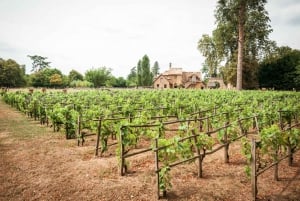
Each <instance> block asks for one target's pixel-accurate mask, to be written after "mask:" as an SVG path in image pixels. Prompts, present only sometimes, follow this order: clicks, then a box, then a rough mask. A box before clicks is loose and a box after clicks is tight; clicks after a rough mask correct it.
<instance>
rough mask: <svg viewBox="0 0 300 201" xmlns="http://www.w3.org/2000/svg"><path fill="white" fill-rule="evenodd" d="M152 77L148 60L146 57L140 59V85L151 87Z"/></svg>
mask: <svg viewBox="0 0 300 201" xmlns="http://www.w3.org/2000/svg"><path fill="white" fill-rule="evenodd" d="M152 79H153V77H152V75H151V72H150V60H149V57H148V56H147V55H144V56H143V58H142V85H143V86H151V85H152Z"/></svg>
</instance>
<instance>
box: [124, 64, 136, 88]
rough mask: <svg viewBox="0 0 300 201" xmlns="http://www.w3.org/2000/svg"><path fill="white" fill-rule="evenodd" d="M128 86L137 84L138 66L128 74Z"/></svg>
mask: <svg viewBox="0 0 300 201" xmlns="http://www.w3.org/2000/svg"><path fill="white" fill-rule="evenodd" d="M126 85H127V86H129V87H132V86H137V72H136V67H133V68H131V69H130V73H129V75H128V76H127V84H126Z"/></svg>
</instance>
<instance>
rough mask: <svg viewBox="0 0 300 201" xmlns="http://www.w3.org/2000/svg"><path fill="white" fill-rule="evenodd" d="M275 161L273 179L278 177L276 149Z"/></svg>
mask: <svg viewBox="0 0 300 201" xmlns="http://www.w3.org/2000/svg"><path fill="white" fill-rule="evenodd" d="M275 160H276V161H275V162H276V164H275V168H274V180H275V181H278V180H279V179H278V149H277V150H276V152H275Z"/></svg>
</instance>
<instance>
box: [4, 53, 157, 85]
mask: <svg viewBox="0 0 300 201" xmlns="http://www.w3.org/2000/svg"><path fill="white" fill-rule="evenodd" d="M28 57H29V58H30V59H31V60H32V68H31V73H30V74H29V75H27V74H26V73H25V72H26V69H25V65H20V64H18V63H17V62H16V61H14V60H12V59H8V60H4V59H1V58H0V86H1V87H25V86H32V87H46V88H64V87H138V86H147V87H148V86H152V83H153V79H154V77H155V76H156V75H158V73H159V64H158V62H157V61H156V62H155V63H154V66H153V67H152V68H151V70H150V59H149V57H148V56H147V55H145V56H144V57H143V58H142V59H141V60H139V61H138V65H137V67H133V68H132V69H131V70H130V73H129V75H128V76H127V78H126V79H125V78H123V77H114V76H113V75H112V69H111V68H107V67H105V66H103V67H98V68H91V69H88V70H87V71H86V72H85V74H84V75H83V74H81V73H79V72H78V71H76V70H74V69H73V70H71V71H70V72H69V74H68V75H64V74H63V73H62V72H61V71H60V70H59V69H58V68H53V67H51V66H50V64H51V62H49V61H48V58H47V57H43V56H39V55H32V56H31V55H28Z"/></svg>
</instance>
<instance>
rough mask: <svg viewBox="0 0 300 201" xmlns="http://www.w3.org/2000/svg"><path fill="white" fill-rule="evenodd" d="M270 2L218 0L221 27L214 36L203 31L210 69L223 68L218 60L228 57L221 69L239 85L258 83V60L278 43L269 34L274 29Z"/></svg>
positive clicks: (229, 80) (200, 46)
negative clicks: (271, 39)
mask: <svg viewBox="0 0 300 201" xmlns="http://www.w3.org/2000/svg"><path fill="white" fill-rule="evenodd" d="M266 2H267V1H266V0H218V2H217V7H216V10H215V17H216V25H217V27H216V29H215V30H214V31H213V32H212V36H209V35H203V36H202V38H201V39H200V40H199V42H198V49H199V50H200V52H201V53H202V54H203V55H204V56H205V57H206V61H205V63H206V65H207V66H208V68H209V69H210V70H209V71H210V73H211V74H214V72H215V71H216V70H215V69H216V68H219V67H218V66H217V65H218V63H220V61H222V60H224V62H225V66H224V67H223V68H222V69H221V70H220V73H221V74H222V75H223V76H224V79H225V81H226V82H227V83H231V84H232V85H233V86H236V87H237V89H242V88H244V89H250V88H257V87H258V79H257V73H258V63H259V61H260V59H261V58H263V57H264V55H265V54H266V52H268V51H269V49H272V46H274V42H273V41H270V40H269V38H268V36H269V33H271V32H272V29H271V26H270V25H269V22H270V19H269V17H268V12H267V11H266V9H265V4H266ZM243 75H244V76H243ZM243 78H244V79H243Z"/></svg>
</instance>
